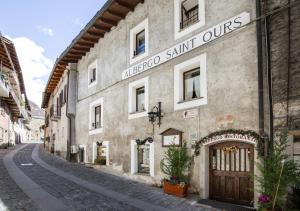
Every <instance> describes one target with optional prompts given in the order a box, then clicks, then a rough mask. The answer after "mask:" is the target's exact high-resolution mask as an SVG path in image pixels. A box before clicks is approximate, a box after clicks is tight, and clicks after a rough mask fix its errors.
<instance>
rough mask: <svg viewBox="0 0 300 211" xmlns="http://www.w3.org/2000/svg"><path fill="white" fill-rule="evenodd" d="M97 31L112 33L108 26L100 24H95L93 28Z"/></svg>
mask: <svg viewBox="0 0 300 211" xmlns="http://www.w3.org/2000/svg"><path fill="white" fill-rule="evenodd" d="M93 27H94V28H95V29H100V30H103V31H105V32H109V31H110V28H109V27H107V26H102V25H100V24H94V26H93Z"/></svg>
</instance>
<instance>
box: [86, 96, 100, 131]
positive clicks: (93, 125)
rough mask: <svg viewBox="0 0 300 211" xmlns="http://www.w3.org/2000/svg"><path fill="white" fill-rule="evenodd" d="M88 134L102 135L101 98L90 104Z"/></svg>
mask: <svg viewBox="0 0 300 211" xmlns="http://www.w3.org/2000/svg"><path fill="white" fill-rule="evenodd" d="M89 113H90V115H89V116H90V118H89V134H90V135H92V134H97V133H102V129H103V98H100V99H98V100H96V101H94V102H92V103H91V104H90V111H89Z"/></svg>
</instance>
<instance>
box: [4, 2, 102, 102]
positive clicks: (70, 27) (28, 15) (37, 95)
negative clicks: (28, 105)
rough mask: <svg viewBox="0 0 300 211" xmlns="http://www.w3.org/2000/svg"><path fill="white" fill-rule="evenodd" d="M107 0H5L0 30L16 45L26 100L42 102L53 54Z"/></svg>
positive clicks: (67, 43) (58, 53) (72, 37)
mask: <svg viewBox="0 0 300 211" xmlns="http://www.w3.org/2000/svg"><path fill="white" fill-rule="evenodd" d="M105 2H106V0H85V1H84V0H4V1H1V6H0V32H1V34H2V35H3V36H5V37H7V38H9V39H11V40H12V41H13V42H14V44H15V47H16V50H17V54H18V58H19V61H20V64H21V68H22V71H23V78H24V82H25V88H26V94H27V97H28V98H29V100H31V101H33V102H35V103H36V104H37V105H39V106H40V105H41V101H42V92H43V91H44V88H45V85H46V83H47V80H48V77H49V74H50V72H51V70H52V67H53V64H54V62H55V60H56V58H58V57H59V55H60V54H61V53H62V52H63V51H64V50H65V49H66V48H67V46H68V45H69V44H70V43H71V41H72V40H73V39H74V38H75V37H76V35H78V34H79V32H80V30H82V29H83V28H84V26H85V25H86V24H87V23H88V22H89V21H90V19H91V18H92V17H93V16H94V15H95V14H96V12H97V11H98V10H100V9H101V7H102V6H103V4H104V3H105Z"/></svg>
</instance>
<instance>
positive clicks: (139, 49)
mask: <svg viewBox="0 0 300 211" xmlns="http://www.w3.org/2000/svg"><path fill="white" fill-rule="evenodd" d="M142 53H145V30H143V31H141V32H139V33H138V34H137V35H136V48H135V56H137V55H139V54H142Z"/></svg>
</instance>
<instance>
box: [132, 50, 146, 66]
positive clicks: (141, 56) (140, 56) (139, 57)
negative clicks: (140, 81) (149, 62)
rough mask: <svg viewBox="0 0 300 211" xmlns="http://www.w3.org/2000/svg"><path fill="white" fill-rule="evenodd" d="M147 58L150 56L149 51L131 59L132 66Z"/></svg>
mask: <svg viewBox="0 0 300 211" xmlns="http://www.w3.org/2000/svg"><path fill="white" fill-rule="evenodd" d="M147 56H148V52H147V51H145V52H144V53H140V54H138V55H135V56H132V57H130V64H133V63H135V62H138V61H139V60H141V59H144V58H145V57H147Z"/></svg>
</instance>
